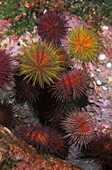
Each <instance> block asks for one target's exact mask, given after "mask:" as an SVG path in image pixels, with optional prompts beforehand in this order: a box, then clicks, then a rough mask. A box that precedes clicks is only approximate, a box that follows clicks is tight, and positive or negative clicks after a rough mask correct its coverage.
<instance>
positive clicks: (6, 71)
mask: <svg viewBox="0 0 112 170" xmlns="http://www.w3.org/2000/svg"><path fill="white" fill-rule="evenodd" d="M13 74H14V70H13V67H12V59H11V57H10V56H9V55H8V54H6V52H5V50H1V49H0V88H2V89H5V85H7V84H10V81H11V80H14V79H13V77H12V76H13Z"/></svg>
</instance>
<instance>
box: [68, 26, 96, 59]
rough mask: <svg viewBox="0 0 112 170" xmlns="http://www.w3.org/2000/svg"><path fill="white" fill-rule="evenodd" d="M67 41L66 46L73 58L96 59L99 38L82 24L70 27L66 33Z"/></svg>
mask: <svg viewBox="0 0 112 170" xmlns="http://www.w3.org/2000/svg"><path fill="white" fill-rule="evenodd" d="M67 41H68V42H67V44H66V45H67V48H68V50H69V51H70V53H71V55H72V56H73V57H74V58H76V59H78V60H81V62H89V61H95V60H96V54H97V53H98V47H99V40H98V38H97V35H96V34H95V33H94V32H93V31H92V30H90V29H88V28H84V27H83V26H80V27H76V28H75V29H73V28H72V30H71V31H70V32H69V33H68V40H67Z"/></svg>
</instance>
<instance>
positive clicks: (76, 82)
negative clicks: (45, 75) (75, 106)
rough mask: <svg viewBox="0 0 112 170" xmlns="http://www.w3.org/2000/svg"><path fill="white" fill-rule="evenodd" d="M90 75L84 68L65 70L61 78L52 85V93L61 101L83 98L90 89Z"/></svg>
mask: <svg viewBox="0 0 112 170" xmlns="http://www.w3.org/2000/svg"><path fill="white" fill-rule="evenodd" d="M89 83H90V77H89V76H88V74H87V73H86V72H85V71H84V70H83V69H75V70H70V71H66V72H63V73H62V74H61V76H60V79H59V80H58V81H57V82H55V84H54V85H52V90H53V93H52V95H53V96H54V97H55V98H56V99H57V100H58V101H61V102H70V101H73V100H76V99H81V98H83V97H84V96H85V95H86V92H87V90H89Z"/></svg>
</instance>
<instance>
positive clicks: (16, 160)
mask: <svg viewBox="0 0 112 170" xmlns="http://www.w3.org/2000/svg"><path fill="white" fill-rule="evenodd" d="M4 168H5V169H8V170H10V169H12V170H21V169H25V170H48V169H49V170H81V169H82V168H78V167H75V166H73V165H72V164H71V163H69V162H67V161H65V160H61V159H58V158H55V157H53V156H47V155H41V154H37V152H36V150H35V149H34V148H33V147H32V146H29V145H28V144H26V143H25V142H24V141H21V140H20V139H18V138H17V137H16V136H15V135H14V134H13V133H12V132H11V131H10V130H9V129H7V128H6V127H3V126H0V169H4Z"/></svg>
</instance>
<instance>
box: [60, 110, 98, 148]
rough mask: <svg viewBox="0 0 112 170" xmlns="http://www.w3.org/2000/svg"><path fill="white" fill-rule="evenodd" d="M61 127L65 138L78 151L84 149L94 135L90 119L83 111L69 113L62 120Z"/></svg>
mask: <svg viewBox="0 0 112 170" xmlns="http://www.w3.org/2000/svg"><path fill="white" fill-rule="evenodd" d="M62 127H63V129H64V130H65V131H66V133H67V135H66V136H65V138H69V142H70V143H72V142H73V144H74V146H78V148H79V149H81V148H82V146H84V147H85V148H86V147H87V146H88V144H89V143H90V141H91V140H92V138H93V137H94V134H95V133H94V130H93V123H92V120H91V117H90V116H89V115H88V114H87V113H86V112H85V111H80V112H72V113H69V114H68V115H67V116H66V118H64V119H63V121H62Z"/></svg>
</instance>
